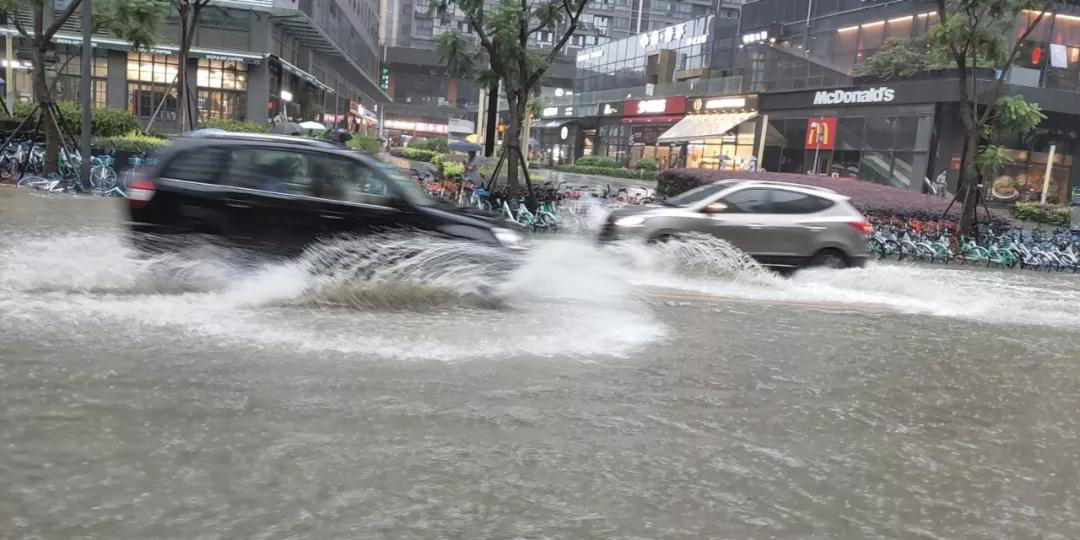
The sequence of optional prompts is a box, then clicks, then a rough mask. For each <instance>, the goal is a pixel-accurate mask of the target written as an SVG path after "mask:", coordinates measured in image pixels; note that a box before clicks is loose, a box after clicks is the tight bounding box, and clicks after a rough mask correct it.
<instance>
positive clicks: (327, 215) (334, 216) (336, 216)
mask: <svg viewBox="0 0 1080 540" xmlns="http://www.w3.org/2000/svg"><path fill="white" fill-rule="evenodd" d="M319 217H321V218H323V219H345V214H337V213H334V212H327V213H322V214H319Z"/></svg>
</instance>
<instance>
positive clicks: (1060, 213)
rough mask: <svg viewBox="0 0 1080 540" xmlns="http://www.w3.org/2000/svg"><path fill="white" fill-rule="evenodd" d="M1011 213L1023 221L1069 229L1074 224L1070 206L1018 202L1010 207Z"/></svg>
mask: <svg viewBox="0 0 1080 540" xmlns="http://www.w3.org/2000/svg"><path fill="white" fill-rule="evenodd" d="M1009 212H1010V213H1011V214H1012V215H1013V217H1015V218H1016V219H1019V220H1021V221H1034V222H1036V223H1046V224H1048V225H1057V226H1059V227H1068V226H1069V224H1070V223H1072V214H1071V213H1070V210H1069V207H1068V206H1055V205H1052V204H1039V203H1026V202H1018V203H1016V204H1014V205H1012V206H1011V207H1009Z"/></svg>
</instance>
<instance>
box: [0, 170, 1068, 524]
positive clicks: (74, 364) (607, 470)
mask: <svg viewBox="0 0 1080 540" xmlns="http://www.w3.org/2000/svg"><path fill="white" fill-rule="evenodd" d="M120 219H121V217H120V213H119V212H118V205H117V203H116V202H115V201H108V200H85V199H76V198H72V197H61V196H44V195H38V194H34V193H22V192H16V190H14V189H7V188H0V233H2V234H0V449H2V451H0V481H2V482H0V483H2V487H0V538H71V537H85V538H139V539H148V538H469V539H472V538H703V537H714V538H793V539H794V538H799V539H804V538H829V539H831V538H949V539H952V538H1059V539H1072V538H1077V537H1080V497H1078V495H1080V487H1078V486H1080V477H1078V476H1080V473H1078V471H1080V450H1078V446H1077V444H1076V441H1077V440H1078V439H1080V426H1078V422H1080V421H1078V420H1077V411H1080V393H1078V392H1077V388H1078V383H1080V367H1078V363H1080V330H1078V326H1077V324H1076V321H1078V320H1080V278H1078V277H1077V276H1073V275H1062V274H1053V275H1048V274H1042V273H1033V272H1016V271H1014V272H1005V271H987V270H971V269H956V268H950V269H946V268H942V267H926V266H902V265H872V266H870V267H869V268H866V269H861V270H849V271H812V272H804V273H801V274H798V275H796V276H795V277H793V278H791V279H784V278H780V277H776V276H773V275H770V274H768V273H765V272H763V271H761V270H760V269H758V268H756V267H755V266H754V265H753V264H752V263H750V262H748V261H747V260H745V258H743V257H740V256H739V255H738V254H737V253H735V252H733V251H731V250H730V249H728V248H727V247H726V246H724V245H723V244H721V243H718V242H715V241H708V240H704V239H691V240H689V241H686V242H681V243H672V244H668V245H664V246H659V247H646V246H641V245H634V244H628V245H619V246H614V247H609V248H606V249H600V248H598V247H597V246H596V245H594V244H593V243H592V242H590V241H589V240H588V239H587V238H582V237H574V236H562V237H554V238H545V239H542V240H538V241H537V242H536V244H535V245H534V247H533V249H531V250H530V251H529V253H527V254H525V255H522V256H519V257H511V256H507V255H505V254H504V253H501V252H498V251H495V250H489V249H486V248H482V247H477V246H471V245H462V244H459V243H455V242H448V241H441V240H436V239H431V238H426V237H424V238H418V237H415V236H407V235H391V236H385V237H380V238H375V239H338V240H335V241H331V242H327V243H324V244H321V245H319V246H317V247H316V248H314V249H313V250H311V251H309V252H308V253H307V254H305V255H304V256H303V257H301V258H299V259H296V260H291V261H283V262H281V261H279V262H266V261H252V260H250V259H243V260H241V259H238V258H237V257H236V256H235V254H232V253H229V252H227V251H223V250H220V249H215V248H211V247H207V246H205V245H201V244H198V243H192V244H190V245H185V246H182V247H181V248H180V249H179V251H178V253H176V254H172V255H168V256H160V257H156V258H150V259H146V258H139V257H136V256H135V254H134V253H132V252H131V251H130V250H129V249H128V248H127V246H126V244H125V242H124V237H123V229H122V228H121V227H120V226H119V225H118V223H119V220H120Z"/></svg>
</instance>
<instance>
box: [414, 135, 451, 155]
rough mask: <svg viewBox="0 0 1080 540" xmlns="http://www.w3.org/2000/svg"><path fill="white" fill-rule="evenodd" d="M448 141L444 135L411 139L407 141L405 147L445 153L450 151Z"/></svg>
mask: <svg viewBox="0 0 1080 540" xmlns="http://www.w3.org/2000/svg"><path fill="white" fill-rule="evenodd" d="M449 144H450V143H449V142H448V141H447V140H446V138H444V137H432V138H427V139H413V140H411V141H409V146H408V147H407V148H413V149H416V150H427V151H430V152H435V153H436V154H445V153H447V152H449V151H450V149H449V147H448V146H447V145H449Z"/></svg>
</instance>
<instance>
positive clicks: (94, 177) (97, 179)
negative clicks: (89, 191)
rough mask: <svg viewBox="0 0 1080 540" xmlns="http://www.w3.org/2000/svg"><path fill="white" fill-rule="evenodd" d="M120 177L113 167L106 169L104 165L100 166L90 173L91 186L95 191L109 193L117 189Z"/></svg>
mask: <svg viewBox="0 0 1080 540" xmlns="http://www.w3.org/2000/svg"><path fill="white" fill-rule="evenodd" d="M119 179H120V177H119V176H118V175H117V174H116V171H115V170H113V168H112V167H106V166H104V165H98V166H97V167H94V169H93V170H91V171H90V185H91V186H92V187H93V188H94V189H98V190H101V191H109V190H110V189H112V188H114V187H116V184H117V182H118V181H119Z"/></svg>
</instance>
